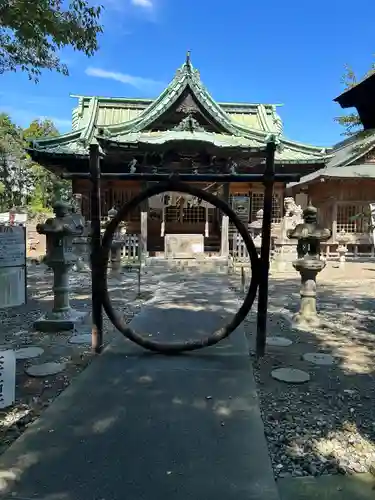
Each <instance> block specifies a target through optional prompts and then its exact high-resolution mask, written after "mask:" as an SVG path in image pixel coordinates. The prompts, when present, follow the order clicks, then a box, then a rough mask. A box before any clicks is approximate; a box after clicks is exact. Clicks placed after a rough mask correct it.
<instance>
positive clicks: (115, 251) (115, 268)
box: [110, 241, 123, 273]
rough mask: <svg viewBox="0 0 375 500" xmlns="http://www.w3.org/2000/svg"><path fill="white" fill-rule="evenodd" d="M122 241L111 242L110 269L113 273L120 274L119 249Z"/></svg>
mask: <svg viewBox="0 0 375 500" xmlns="http://www.w3.org/2000/svg"><path fill="white" fill-rule="evenodd" d="M122 245H123V242H122V241H113V242H112V246H111V252H110V267H111V271H112V272H113V273H119V272H121V248H122Z"/></svg>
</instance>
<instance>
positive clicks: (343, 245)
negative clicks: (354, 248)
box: [336, 229, 349, 268]
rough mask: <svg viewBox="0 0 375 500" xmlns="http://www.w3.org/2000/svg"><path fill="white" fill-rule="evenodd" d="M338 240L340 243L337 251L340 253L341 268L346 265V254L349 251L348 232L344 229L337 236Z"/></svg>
mask: <svg viewBox="0 0 375 500" xmlns="http://www.w3.org/2000/svg"><path fill="white" fill-rule="evenodd" d="M336 240H337V243H338V247H337V253H338V254H339V266H340V267H341V268H343V267H345V261H346V254H347V253H348V247H347V244H348V241H349V237H348V235H347V234H346V232H345V231H344V230H343V229H342V230H341V231H340V232H339V233H338V235H337V236H336Z"/></svg>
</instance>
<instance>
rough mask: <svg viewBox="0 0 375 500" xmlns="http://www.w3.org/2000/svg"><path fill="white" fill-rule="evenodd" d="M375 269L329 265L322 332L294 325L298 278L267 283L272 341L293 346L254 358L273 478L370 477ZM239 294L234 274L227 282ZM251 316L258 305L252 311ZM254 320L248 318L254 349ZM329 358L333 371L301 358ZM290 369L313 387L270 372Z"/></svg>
mask: <svg viewBox="0 0 375 500" xmlns="http://www.w3.org/2000/svg"><path fill="white" fill-rule="evenodd" d="M374 271H375V266H373V265H368V264H367V265H366V264H354V263H353V264H349V263H348V264H347V265H346V269H345V270H342V269H340V270H339V269H335V267H334V266H333V265H332V264H330V265H329V266H327V269H326V270H325V271H323V272H322V274H321V279H320V280H319V277H318V294H319V301H318V304H319V305H320V315H321V317H322V319H324V320H325V321H326V322H327V326H326V327H325V328H324V329H309V330H305V331H302V330H299V329H295V328H293V327H292V323H291V319H292V317H293V314H294V313H295V312H296V311H297V310H298V305H299V279H298V275H296V274H294V275H293V273H290V274H289V275H285V276H283V277H282V276H275V277H273V278H271V279H270V297H269V323H268V335H269V336H283V337H286V338H288V339H290V340H292V341H293V344H292V345H291V346H289V347H277V348H276V347H271V346H267V354H266V356H265V357H264V358H263V359H261V360H259V361H258V360H256V359H255V357H254V372H255V377H256V381H257V384H258V393H259V398H260V404H261V411H262V415H263V421H264V425H265V433H266V437H267V441H268V446H269V450H270V455H271V459H272V464H273V468H274V473H275V476H276V477H280V478H281V477H290V476H292V477H299V476H319V475H323V474H351V473H356V472H374V469H375V467H374V465H375V405H374V401H375V370H374V366H375V333H374V325H375V307H374V306H375V299H374V291H375V272H374ZM232 284H233V286H234V288H236V289H238V285H239V276H238V275H237V276H233V277H232ZM253 311H256V304H255V305H254V307H253ZM255 331H256V315H255V313H254V312H252V313H251V315H250V316H249V317H248V319H247V320H246V332H247V334H248V336H249V339H250V342H251V344H252V345H253V346H254V345H255V344H254V341H255V333H254V332H255ZM316 352H318V353H326V354H330V355H331V356H333V358H334V364H333V365H330V366H317V365H314V364H312V363H308V362H306V361H304V360H303V359H302V355H303V354H305V353H316ZM280 367H293V368H297V369H301V370H304V371H307V372H308V373H309V374H310V377H311V379H310V382H308V383H306V384H302V385H289V384H285V383H282V382H278V381H276V380H274V379H273V378H272V377H271V371H272V370H274V369H275V368H280Z"/></svg>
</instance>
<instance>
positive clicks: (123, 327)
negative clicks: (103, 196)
mask: <svg viewBox="0 0 375 500" xmlns="http://www.w3.org/2000/svg"><path fill="white" fill-rule="evenodd" d="M166 191H175V192H176V191H177V192H180V193H188V194H191V195H193V196H196V197H198V198H200V199H202V200H204V201H206V202H208V203H211V204H212V205H214V206H215V207H217V208H219V209H221V210H222V211H223V212H224V213H225V215H227V216H228V217H229V219H230V220H231V221H232V222H233V223H234V225H235V226H236V228H237V229H238V231H239V233H240V234H241V236H242V238H243V240H244V242H245V245H246V249H247V251H248V253H249V257H250V264H251V281H250V286H249V289H248V292H247V295H246V297H245V299H244V302H243V304H242V306H241V307H240V309H239V310H238V311H237V313H236V315H235V316H234V318H233V319H232V321H231V322H230V323H229V324H228V325H226V326H224V327H221V328H219V329H218V330H217V331H215V332H214V333H212V334H210V335H209V336H208V337H206V338H203V339H198V340H187V341H186V342H155V341H154V340H150V339H148V338H144V337H142V336H141V335H139V334H138V333H136V332H135V331H134V330H132V329H131V328H130V327H129V326H128V325H127V324H126V323H125V321H124V319H123V318H122V317H121V316H120V315H119V314H118V313H117V312H116V311H115V310H114V309H113V307H112V304H111V301H110V298H109V294H108V283H107V269H108V258H109V252H110V248H111V243H112V238H113V235H114V233H115V231H116V229H117V226H118V225H119V223H120V222H121V221H122V220H124V218H125V216H126V215H127V214H128V213H129V212H130V211H131V210H133V209H134V208H135V207H137V206H138V205H139V204H140V203H142V202H143V201H145V200H147V199H148V198H150V197H151V196H155V195H157V194H161V193H164V192H166ZM101 258H102V261H101V266H102V272H103V273H104V276H103V283H104V290H103V307H104V310H105V312H106V313H107V315H108V318H109V319H110V320H111V321H112V323H113V325H114V326H115V327H116V328H117V329H118V330H119V331H120V332H121V333H122V334H123V335H124V336H125V337H127V338H128V339H129V340H131V341H133V342H135V343H136V344H138V345H139V346H141V347H143V348H145V349H148V350H150V351H154V352H160V353H164V354H173V353H180V352H184V351H194V350H196V349H201V348H203V347H208V346H212V345H214V344H217V343H218V342H220V341H221V340H223V339H225V338H226V337H228V336H229V335H230V334H231V333H232V332H233V331H234V330H235V329H236V328H237V327H238V326H239V325H240V324H241V323H242V321H243V320H244V319H245V318H246V316H247V314H248V312H249V311H250V309H251V306H252V305H253V302H254V300H255V296H256V292H257V288H258V284H259V264H258V263H259V258H258V255H257V251H256V249H255V246H254V243H253V240H252V238H251V236H250V234H249V232H248V230H247V228H246V227H245V226H244V225H243V223H242V222H241V220H240V219H239V218H238V217H237V215H236V214H235V212H234V211H233V210H232V208H230V207H229V206H228V205H227V203H226V202H225V201H223V200H221V199H220V198H218V197H217V196H215V195H213V194H211V193H208V192H207V191H203V190H202V189H200V188H198V187H195V186H191V185H190V184H185V183H183V182H179V181H178V180H172V179H171V180H170V181H167V182H162V183H158V184H156V185H154V186H150V187H148V188H147V189H146V190H144V191H142V192H140V193H139V194H138V195H136V196H135V197H134V198H133V199H132V200H130V201H129V202H127V203H126V204H125V205H124V206H123V207H122V208H121V209H120V210H119V211H118V213H117V215H116V216H115V217H114V218H113V219H112V220H111V222H110V223H109V224H108V226H107V228H106V231H105V233H104V235H103V240H102V255H101Z"/></svg>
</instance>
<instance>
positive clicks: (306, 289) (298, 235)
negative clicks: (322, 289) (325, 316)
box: [287, 204, 332, 326]
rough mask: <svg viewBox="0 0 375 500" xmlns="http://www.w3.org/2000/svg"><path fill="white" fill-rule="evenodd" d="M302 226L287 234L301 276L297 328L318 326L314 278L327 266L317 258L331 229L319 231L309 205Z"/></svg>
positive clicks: (294, 265) (315, 213)
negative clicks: (293, 240)
mask: <svg viewBox="0 0 375 500" xmlns="http://www.w3.org/2000/svg"><path fill="white" fill-rule="evenodd" d="M303 221H304V222H303V223H301V224H297V226H296V227H295V228H294V229H291V230H289V231H288V233H287V236H288V238H290V239H296V240H298V243H297V255H298V258H297V260H295V261H294V262H293V267H294V268H295V269H296V270H297V271H298V272H299V273H300V275H301V289H300V295H301V305H300V310H299V312H298V313H297V314H296V315H295V316H294V321H295V323H296V324H297V325H299V326H319V325H320V324H321V321H320V319H319V317H318V314H317V310H316V276H317V274H318V273H319V272H320V271H322V270H323V269H324V268H325V266H326V262H325V261H323V260H322V259H321V258H320V244H321V243H322V242H324V241H327V240H329V238H330V237H331V234H332V232H331V230H330V229H322V228H319V227H318V224H317V209H316V208H315V207H313V206H312V205H311V204H309V205H308V207H307V208H305V210H304V211H303Z"/></svg>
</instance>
